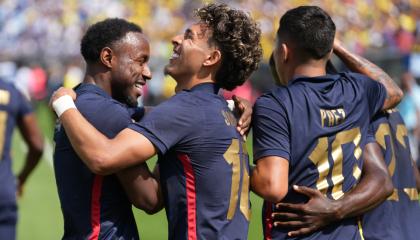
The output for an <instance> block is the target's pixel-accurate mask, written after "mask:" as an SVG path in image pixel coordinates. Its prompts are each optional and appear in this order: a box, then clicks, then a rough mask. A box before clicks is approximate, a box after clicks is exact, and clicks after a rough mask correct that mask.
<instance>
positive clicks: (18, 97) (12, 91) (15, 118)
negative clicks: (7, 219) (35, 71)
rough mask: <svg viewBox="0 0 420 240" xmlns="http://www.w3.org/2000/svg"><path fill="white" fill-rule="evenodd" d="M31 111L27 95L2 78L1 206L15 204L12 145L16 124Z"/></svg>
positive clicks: (0, 100)
mask: <svg viewBox="0 0 420 240" xmlns="http://www.w3.org/2000/svg"><path fill="white" fill-rule="evenodd" d="M31 112H32V108H31V106H30V104H29V103H28V101H27V100H26V99H25V97H24V96H23V95H22V94H21V93H20V92H19V91H18V90H17V89H16V88H15V87H14V86H13V85H12V84H11V83H6V82H5V81H3V80H0V156H1V158H0V185H1V187H0V206H5V205H15V202H16V181H15V176H14V175H13V172H12V161H11V158H10V147H11V146H10V145H11V141H12V135H13V130H14V128H15V126H16V124H17V123H18V122H19V121H21V120H22V118H23V117H24V116H25V115H26V114H29V113H31Z"/></svg>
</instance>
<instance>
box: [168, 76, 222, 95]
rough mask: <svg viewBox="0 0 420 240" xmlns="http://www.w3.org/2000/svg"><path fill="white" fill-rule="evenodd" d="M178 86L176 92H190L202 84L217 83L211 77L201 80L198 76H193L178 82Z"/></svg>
mask: <svg viewBox="0 0 420 240" xmlns="http://www.w3.org/2000/svg"><path fill="white" fill-rule="evenodd" d="M177 82H178V85H177V86H176V90H175V91H176V92H179V91H181V90H190V89H191V88H193V87H195V86H197V85H199V84H201V83H215V82H216V81H215V80H213V79H212V78H211V77H206V78H200V77H198V76H193V77H191V78H190V79H187V80H184V81H177Z"/></svg>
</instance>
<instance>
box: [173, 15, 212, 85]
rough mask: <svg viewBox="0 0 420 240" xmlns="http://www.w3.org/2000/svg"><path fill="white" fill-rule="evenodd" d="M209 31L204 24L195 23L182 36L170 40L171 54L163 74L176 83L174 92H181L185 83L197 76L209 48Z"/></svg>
mask: <svg viewBox="0 0 420 240" xmlns="http://www.w3.org/2000/svg"><path fill="white" fill-rule="evenodd" d="M210 35H211V30H210V29H209V28H208V26H207V25H206V24H204V23H195V24H193V25H192V26H191V27H189V28H188V29H187V30H185V32H184V34H183V35H178V36H175V37H174V38H173V39H172V44H173V53H172V56H171V58H170V59H169V64H167V65H166V66H165V73H166V74H169V75H170V76H172V77H173V78H174V79H175V80H176V81H177V83H178V85H177V87H176V91H179V90H182V89H183V87H184V86H185V85H186V84H187V82H188V81H189V80H190V79H191V78H192V77H193V76H194V75H197V74H198V72H199V71H200V69H201V68H202V66H203V62H204V61H205V60H206V57H207V54H208V53H209V51H210V49H211V47H210V46H209V37H210Z"/></svg>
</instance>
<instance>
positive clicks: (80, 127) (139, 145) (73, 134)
mask: <svg viewBox="0 0 420 240" xmlns="http://www.w3.org/2000/svg"><path fill="white" fill-rule="evenodd" d="M75 98H76V93H75V92H74V91H73V90H71V89H66V88H60V89H58V90H57V91H56V92H55V93H54V94H53V96H52V97H51V100H50V104H51V105H52V106H53V108H54V110H55V111H56V112H57V115H58V117H59V118H60V121H61V124H62V126H63V127H64V129H65V131H66V134H67V137H68V138H69V140H70V143H71V144H72V146H73V149H74V150H75V151H76V153H77V155H78V156H79V157H80V158H81V159H82V160H83V162H84V163H85V164H86V166H87V167H88V168H89V169H90V170H91V171H92V172H93V173H95V174H100V175H107V174H111V173H115V172H118V171H119V170H122V169H124V168H127V167H130V166H134V165H137V164H139V163H142V162H145V161H146V160H147V159H149V158H150V157H152V156H153V155H155V154H156V149H155V147H154V146H153V144H152V143H151V142H150V141H149V140H148V139H147V138H146V137H145V136H143V135H142V134H140V133H138V132H136V131H134V130H131V129H129V128H126V129H124V130H122V131H121V132H120V133H119V134H118V135H117V136H116V137H115V138H113V139H108V138H107V137H106V136H105V135H103V134H102V133H101V132H99V131H98V130H97V129H96V128H95V127H93V126H92V125H91V124H90V123H89V122H88V121H87V120H86V119H85V118H84V117H83V116H82V114H81V113H80V112H79V111H78V110H77V109H76V107H75V106H74V103H73V100H72V99H75Z"/></svg>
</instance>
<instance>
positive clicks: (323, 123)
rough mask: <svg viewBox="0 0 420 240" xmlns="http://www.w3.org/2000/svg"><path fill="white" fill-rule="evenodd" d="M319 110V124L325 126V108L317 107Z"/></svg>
mask: <svg viewBox="0 0 420 240" xmlns="http://www.w3.org/2000/svg"><path fill="white" fill-rule="evenodd" d="M319 112H320V113H321V126H322V127H324V126H325V120H327V114H326V113H325V110H323V109H319Z"/></svg>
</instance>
